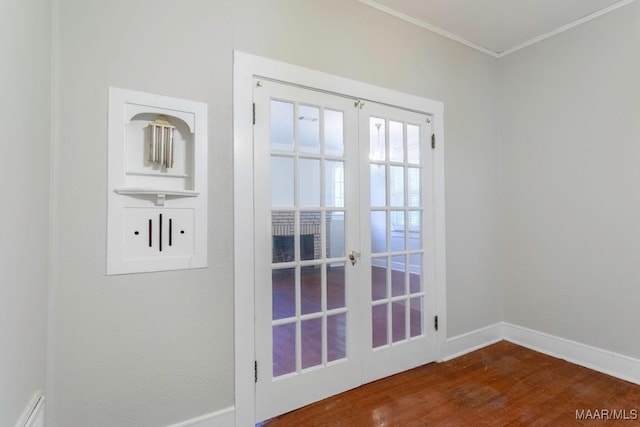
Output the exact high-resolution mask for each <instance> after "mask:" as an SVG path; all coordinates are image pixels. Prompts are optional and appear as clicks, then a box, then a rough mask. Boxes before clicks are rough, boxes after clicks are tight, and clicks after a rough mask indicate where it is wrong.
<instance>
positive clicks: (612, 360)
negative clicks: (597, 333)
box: [502, 323, 640, 384]
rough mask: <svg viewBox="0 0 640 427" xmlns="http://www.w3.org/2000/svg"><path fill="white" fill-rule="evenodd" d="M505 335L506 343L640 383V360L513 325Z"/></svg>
mask: <svg viewBox="0 0 640 427" xmlns="http://www.w3.org/2000/svg"><path fill="white" fill-rule="evenodd" d="M502 336H503V338H504V339H505V340H506V341H509V342H512V343H514V344H518V345H521V346H523V347H527V348H530V349H531V350H535V351H538V352H540V353H544V354H547V355H549V356H553V357H557V358H560V359H564V360H566V361H568V362H571V363H575V364H576V365H580V366H584V367H585V368H589V369H593V370H594V371H598V372H602V373H604V374H607V375H611V376H613V377H616V378H620V379H623V380H625V381H629V382H632V383H635V384H640V359H635V358H633V357H629V356H625V355H622V354H618V353H614V352H612V351H608V350H603V349H601V348H597V347H592V346H589V345H586V344H582V343H579V342H576V341H571V340H568V339H565V338H560V337H556V336H554V335H550V334H546V333H544V332H538V331H535V330H532V329H528V328H523V327H522V326H517V325H512V324H510V323H503V325H502Z"/></svg>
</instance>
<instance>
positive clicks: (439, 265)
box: [233, 51, 447, 426]
mask: <svg viewBox="0 0 640 427" xmlns="http://www.w3.org/2000/svg"><path fill="white" fill-rule="evenodd" d="M255 77H258V78H266V79H271V80H276V81H280V82H283V83H287V84H292V85H298V86H302V87H306V88H310V89H314V90H320V91H325V92H329V93H332V94H337V95H340V96H345V97H348V98H354V99H358V100H361V101H364V102H367V101H372V102H377V103H379V104H387V105H390V106H393V107H398V108H403V109H407V110H413V111H416V112H420V113H423V114H429V115H431V116H432V117H433V123H432V125H433V132H434V134H435V135H436V138H437V144H436V147H435V150H434V153H433V155H434V163H433V183H434V188H433V197H434V200H433V205H434V215H435V218H434V223H435V230H434V236H435V242H434V246H435V266H434V267H435V281H436V283H435V290H436V313H437V315H438V320H439V325H438V326H439V327H438V331H437V332H436V342H435V345H436V360H437V361H441V360H442V358H443V356H444V355H445V351H446V339H447V332H446V331H447V315H446V309H447V305H446V247H445V205H444V202H445V199H444V197H445V194H444V117H443V113H444V105H443V104H442V102H438V101H432V100H429V99H426V98H422V97H418V96H415V95H410V94H406V93H402V92H398V91H394V90H390V89H385V88H381V87H378V86H373V85H370V84H366V83H362V82H358V81H355V80H351V79H347V78H344V77H339V76H335V75H331V74H327V73H323V72H319V71H314V70H311V69H308V68H304V67H299V66H296V65H291V64H287V63H284V62H279V61H275V60H272V59H267V58H263V57H259V56H255V55H251V54H247V53H244V52H240V51H234V63H233V154H234V160H233V168H234V172H233V177H234V183H233V192H234V326H235V327H234V340H235V368H234V370H235V404H234V407H235V416H236V420H235V425H237V426H246V425H253V424H254V423H255V381H254V379H255V378H254V368H253V367H254V360H255V324H254V320H255V319H254V306H255V296H254V280H255V277H254V271H255V268H254V266H255V259H254V229H253V225H254V204H253V192H254V188H253V180H254V167H253V81H254V78H255ZM426 324H427V325H429V322H426Z"/></svg>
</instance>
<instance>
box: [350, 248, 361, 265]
mask: <svg viewBox="0 0 640 427" xmlns="http://www.w3.org/2000/svg"><path fill="white" fill-rule="evenodd" d="M359 259H360V252H357V251H351V252H349V261H351V265H356V262H358V260H359Z"/></svg>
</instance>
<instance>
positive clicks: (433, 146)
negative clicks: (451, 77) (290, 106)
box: [254, 122, 436, 148]
mask: <svg viewBox="0 0 640 427" xmlns="http://www.w3.org/2000/svg"><path fill="white" fill-rule="evenodd" d="M254 123H255V122H254ZM431 148H436V134H435V133H432V134H431Z"/></svg>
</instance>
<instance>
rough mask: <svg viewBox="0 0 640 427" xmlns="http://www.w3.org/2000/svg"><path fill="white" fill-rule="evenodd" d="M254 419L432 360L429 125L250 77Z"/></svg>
mask: <svg viewBox="0 0 640 427" xmlns="http://www.w3.org/2000/svg"><path fill="white" fill-rule="evenodd" d="M254 102H255V117H256V121H255V125H254V169H255V173H254V211H255V212H254V219H255V224H254V231H255V233H254V235H255V242H254V248H255V301H256V302H255V348H256V362H257V367H258V368H257V373H258V374H257V380H256V388H255V391H256V420H258V421H260V420H265V419H268V418H271V417H273V416H275V415H279V414H282V413H284V412H288V411H290V410H293V409H296V408H299V407H302V406H304V405H306V404H308V403H311V402H314V401H317V400H320V399H323V398H325V397H328V396H331V395H334V394H337V393H340V392H342V391H345V390H347V389H350V388H354V387H357V386H359V385H361V384H363V383H364V382H368V381H372V380H375V379H378V378H381V377H384V376H387V375H390V374H393V373H396V372H400V371H403V370H406V369H410V368H412V367H415V366H419V365H422V364H424V363H428V362H431V361H433V360H435V340H434V332H433V329H432V327H431V323H428V322H427V319H429V318H432V316H433V314H434V312H435V297H434V289H433V288H434V277H433V258H434V251H433V241H434V239H433V229H434V225H433V209H432V205H433V203H432V166H431V165H432V163H431V162H432V158H431V149H430V148H431V147H430V145H429V144H428V142H429V141H430V138H431V133H432V132H431V126H430V118H429V117H428V116H427V115H424V114H419V113H414V112H409V111H406V110H402V109H399V108H394V107H389V106H385V105H381V104H376V103H372V102H362V101H357V100H354V99H351V98H348V97H343V96H337V95H333V94H327V93H323V92H319V91H314V90H310V89H304V88H300V87H294V86H290V85H286V84H281V83H276V82H273V81H269V80H261V81H259V80H255V81H254Z"/></svg>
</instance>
